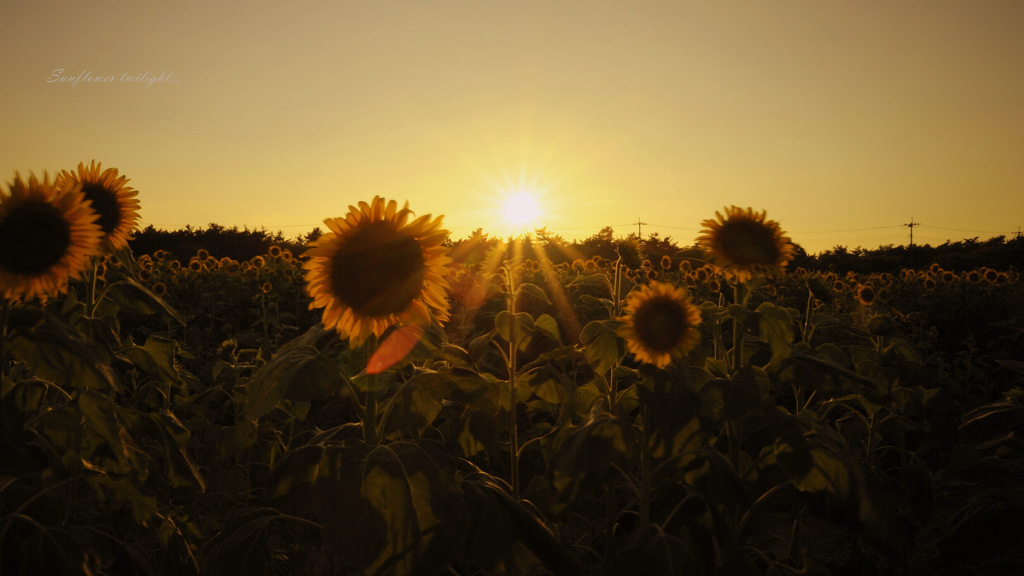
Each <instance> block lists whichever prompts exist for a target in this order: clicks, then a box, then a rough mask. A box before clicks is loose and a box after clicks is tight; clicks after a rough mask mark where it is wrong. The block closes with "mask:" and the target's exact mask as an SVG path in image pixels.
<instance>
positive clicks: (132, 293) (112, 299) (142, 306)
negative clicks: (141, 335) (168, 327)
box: [96, 278, 185, 325]
mask: <svg viewBox="0 0 1024 576" xmlns="http://www.w3.org/2000/svg"><path fill="white" fill-rule="evenodd" d="M122 311H126V312H131V313H133V314H138V315H140V316H149V315H152V314H164V315H166V316H167V317H169V318H172V319H174V320H175V321H177V322H178V324H181V325H185V320H184V319H183V318H182V317H181V314H179V313H178V311H177V310H175V309H174V308H173V307H172V306H171V305H170V304H168V303H167V301H166V300H164V299H163V298H161V297H159V296H157V295H156V294H154V293H153V291H152V290H150V289H149V288H146V287H145V286H143V285H142V284H139V283H138V282H136V281H135V280H133V279H131V278H124V279H123V280H119V281H117V282H115V283H113V284H111V285H110V286H108V287H107V288H106V289H105V290H104V291H103V292H102V293H101V294H100V296H99V305H98V306H97V307H96V315H97V316H107V315H113V316H116V315H117V314H118V313H120V312H122Z"/></svg>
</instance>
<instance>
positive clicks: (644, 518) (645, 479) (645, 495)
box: [640, 405, 652, 527]
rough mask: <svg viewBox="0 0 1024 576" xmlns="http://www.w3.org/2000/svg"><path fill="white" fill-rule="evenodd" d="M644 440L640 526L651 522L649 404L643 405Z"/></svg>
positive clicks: (641, 453)
mask: <svg viewBox="0 0 1024 576" xmlns="http://www.w3.org/2000/svg"><path fill="white" fill-rule="evenodd" d="M640 430H641V433H642V437H643V440H642V442H641V443H640V526H641V527H645V526H647V525H648V524H650V522H651V488H652V478H651V473H652V472H651V433H650V429H649V426H648V423H647V405H644V406H643V421H642V422H641V429H640Z"/></svg>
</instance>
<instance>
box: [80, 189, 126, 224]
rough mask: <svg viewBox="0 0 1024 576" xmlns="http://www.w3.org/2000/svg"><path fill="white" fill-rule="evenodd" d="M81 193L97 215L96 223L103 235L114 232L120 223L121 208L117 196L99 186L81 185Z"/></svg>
mask: <svg viewBox="0 0 1024 576" xmlns="http://www.w3.org/2000/svg"><path fill="white" fill-rule="evenodd" d="M82 192H83V193H84V194H85V199H86V200H88V201H90V202H92V209H93V211H94V212H96V214H99V220H97V221H96V223H97V224H99V226H100V228H102V229H103V233H104V234H110V233H111V232H113V231H114V230H116V229H117V225H118V224H120V223H121V206H120V204H119V203H118V201H117V196H116V195H115V194H114V193H113V192H111V191H110V190H107V189H106V188H104V187H103V186H100V185H99V184H83V185H82Z"/></svg>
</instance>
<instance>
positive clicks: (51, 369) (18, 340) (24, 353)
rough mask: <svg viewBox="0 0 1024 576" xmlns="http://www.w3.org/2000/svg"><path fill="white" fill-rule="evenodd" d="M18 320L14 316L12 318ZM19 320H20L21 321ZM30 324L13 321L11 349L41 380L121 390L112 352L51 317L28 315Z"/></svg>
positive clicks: (79, 386) (69, 385)
mask: <svg viewBox="0 0 1024 576" xmlns="http://www.w3.org/2000/svg"><path fill="white" fill-rule="evenodd" d="M11 317H12V320H15V315H14V314H12V315H11ZM19 320H20V318H19ZM25 320H34V322H32V323H31V324H24V325H22V324H20V323H15V322H12V323H11V324H12V325H11V328H12V331H11V333H10V337H9V340H8V350H10V351H11V353H12V354H13V355H14V357H15V358H18V359H19V360H22V361H24V362H25V363H26V364H28V366H29V368H30V369H31V370H32V372H33V373H34V374H35V375H36V376H37V377H39V378H42V379H44V380H48V381H50V382H53V383H54V384H57V385H58V386H60V387H61V388H64V389H80V390H99V391H103V390H120V388H121V387H120V384H119V383H118V380H117V377H116V375H115V374H114V371H113V370H112V369H111V367H110V365H111V356H110V353H109V351H107V350H105V349H104V348H101V347H99V346H95V345H94V344H92V343H91V342H89V341H87V340H85V339H84V338H83V337H82V335H81V334H79V333H78V332H77V331H75V330H72V329H71V328H70V327H68V326H67V325H66V324H64V323H63V322H61V321H60V320H59V319H58V318H56V317H54V316H52V315H50V314H41V315H33V316H28V317H26V318H25Z"/></svg>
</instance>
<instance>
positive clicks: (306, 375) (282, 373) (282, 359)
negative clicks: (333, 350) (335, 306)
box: [245, 324, 341, 421]
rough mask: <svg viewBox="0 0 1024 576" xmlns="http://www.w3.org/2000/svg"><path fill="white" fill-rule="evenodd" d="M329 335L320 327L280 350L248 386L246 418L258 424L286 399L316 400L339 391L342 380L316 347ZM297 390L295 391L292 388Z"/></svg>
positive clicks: (246, 385)
mask: <svg viewBox="0 0 1024 576" xmlns="http://www.w3.org/2000/svg"><path fill="white" fill-rule="evenodd" d="M326 333H327V331H326V330H324V328H323V325H322V324H317V325H315V326H313V327H312V328H310V329H309V330H307V331H306V333H305V334H303V335H301V336H299V337H298V338H296V339H294V340H292V341H291V342H289V343H288V344H287V345H285V346H284V347H282V348H281V349H280V350H278V352H277V354H275V355H274V357H273V358H272V359H271V360H270V361H269V362H267V363H266V364H264V365H263V366H261V367H260V368H259V370H257V371H256V373H255V374H253V377H252V378H251V379H250V380H249V381H248V382H246V384H245V391H246V395H245V417H246V419H248V420H251V421H256V420H258V419H259V418H260V417H262V416H264V415H266V414H268V413H269V412H270V411H271V410H273V409H274V408H276V407H277V404H278V402H280V401H281V400H282V399H284V398H289V399H291V400H315V399H319V398H325V397H327V396H330V395H331V394H334V393H336V392H337V390H338V389H339V388H340V386H341V377H340V375H339V374H338V373H337V368H336V367H335V365H334V363H333V362H332V361H330V360H329V359H327V358H326V357H324V356H323V354H322V353H321V352H320V350H319V349H318V348H317V347H316V342H317V340H319V339H320V337H322V336H324V335H325V334H326ZM293 387H294V389H293Z"/></svg>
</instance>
